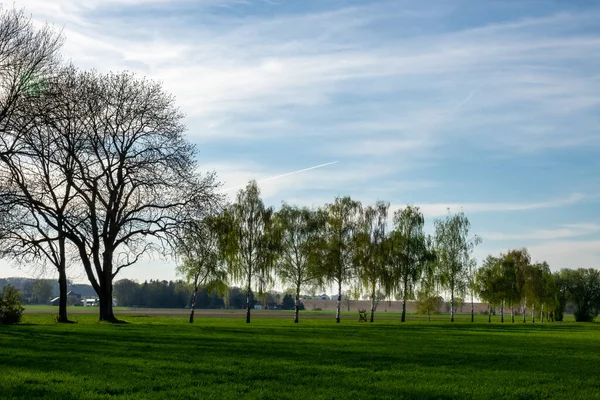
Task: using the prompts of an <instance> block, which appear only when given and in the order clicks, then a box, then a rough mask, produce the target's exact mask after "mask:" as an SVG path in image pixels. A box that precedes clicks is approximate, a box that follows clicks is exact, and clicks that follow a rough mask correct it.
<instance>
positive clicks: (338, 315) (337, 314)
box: [335, 282, 342, 324]
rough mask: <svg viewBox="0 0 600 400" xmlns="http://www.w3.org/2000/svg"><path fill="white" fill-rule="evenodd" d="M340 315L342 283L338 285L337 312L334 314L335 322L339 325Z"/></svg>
mask: <svg viewBox="0 0 600 400" xmlns="http://www.w3.org/2000/svg"><path fill="white" fill-rule="evenodd" d="M341 313H342V282H340V283H339V284H338V298H337V312H336V314H335V322H336V323H338V324H339V322H340V316H341Z"/></svg>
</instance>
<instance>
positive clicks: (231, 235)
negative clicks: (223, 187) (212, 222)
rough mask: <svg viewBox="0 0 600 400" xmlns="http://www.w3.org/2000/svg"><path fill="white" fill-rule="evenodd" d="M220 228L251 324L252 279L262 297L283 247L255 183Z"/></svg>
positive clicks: (240, 196) (242, 193) (239, 196)
mask: <svg viewBox="0 0 600 400" xmlns="http://www.w3.org/2000/svg"><path fill="white" fill-rule="evenodd" d="M217 226H218V227H219V228H218V229H219V232H221V233H220V248H221V252H222V254H223V256H224V259H225V260H226V261H227V265H228V268H229V273H230V276H231V277H232V279H233V280H234V281H236V282H242V283H243V284H244V286H245V288H246V323H250V309H251V305H252V304H251V295H252V288H253V279H254V281H255V282H256V283H257V286H258V295H259V296H261V295H262V294H263V292H264V291H265V290H266V286H267V285H268V284H269V283H270V281H271V272H272V270H273V267H274V265H275V262H276V261H277V255H278V252H279V246H280V240H279V237H278V236H279V235H278V233H277V230H276V226H275V224H274V219H273V209H272V208H270V207H268V208H267V207H265V205H264V204H263V201H262V200H261V198H260V190H259V188H258V185H257V184H256V181H250V182H249V183H248V185H247V186H246V188H245V189H243V190H240V191H239V192H238V194H237V198H236V202H235V203H234V204H233V205H231V206H230V207H229V208H228V209H226V210H225V212H224V213H223V215H222V216H221V217H220V219H219V220H218V223H217Z"/></svg>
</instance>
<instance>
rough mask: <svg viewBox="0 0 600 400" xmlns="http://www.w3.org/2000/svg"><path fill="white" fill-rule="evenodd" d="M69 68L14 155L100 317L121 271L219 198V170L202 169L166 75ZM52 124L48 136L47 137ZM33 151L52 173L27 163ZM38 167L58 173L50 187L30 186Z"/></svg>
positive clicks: (34, 202) (107, 315) (110, 316)
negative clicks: (76, 262) (77, 264)
mask: <svg viewBox="0 0 600 400" xmlns="http://www.w3.org/2000/svg"><path fill="white" fill-rule="evenodd" d="M65 76H66V77H59V78H58V79H57V80H56V81H55V82H52V83H51V90H50V91H51V93H52V96H43V97H42V103H43V105H44V108H43V111H44V112H40V113H36V114H35V118H32V119H31V121H33V122H32V123H31V125H33V126H34V128H32V129H28V130H24V131H25V132H26V133H27V135H25V136H24V137H20V138H19V139H18V141H17V143H19V144H20V143H25V144H26V146H25V148H26V149H27V151H28V152H29V153H25V152H23V151H20V152H17V155H16V156H15V157H12V158H11V159H10V163H7V164H10V165H11V171H12V175H13V176H14V177H16V179H15V181H16V182H17V183H18V185H19V189H20V190H21V192H22V193H23V194H25V199H26V202H27V205H28V206H32V207H34V208H35V210H36V212H43V215H44V216H45V217H44V223H45V224H47V225H48V226H49V227H50V228H52V229H53V230H54V231H55V232H56V233H57V240H58V241H59V242H60V241H61V240H64V238H66V239H67V240H68V241H69V242H70V243H71V244H72V245H73V246H74V247H75V248H76V249H77V253H78V256H79V258H80V260H81V262H82V264H83V267H84V269H85V272H86V274H87V277H88V279H89V281H90V283H91V284H92V287H93V288H94V290H95V291H96V293H97V294H98V297H99V299H100V320H105V321H116V318H115V316H114V313H113V310H112V282H113V279H114V278H115V276H116V275H117V274H118V273H119V271H120V270H121V269H123V268H126V267H128V266H131V265H133V264H134V263H136V262H137V261H138V260H139V259H140V258H141V257H142V256H144V255H146V254H148V253H156V252H161V253H162V254H165V255H173V249H174V243H175V238H176V237H177V235H178V232H179V230H180V227H181V226H182V225H183V224H185V223H186V222H187V221H189V220H192V219H194V218H198V217H199V216H202V215H203V214H206V213H207V212H209V211H210V210H211V208H212V207H213V206H214V205H216V204H218V203H219V201H220V199H221V198H220V196H219V195H218V194H217V193H216V188H217V186H218V185H217V183H216V180H215V175H214V173H208V174H206V175H203V176H200V175H199V174H198V173H197V172H196V161H195V148H194V146H192V145H191V144H190V143H189V142H188V141H187V140H186V139H185V137H184V136H183V133H184V131H185V128H184V126H183V124H182V123H181V120H182V118H183V115H182V114H181V113H180V112H179V110H178V109H177V108H175V106H174V100H173V98H172V97H171V96H170V95H168V94H166V93H165V92H164V91H163V90H162V88H161V86H160V84H158V83H155V82H152V81H149V80H146V79H139V78H136V77H135V76H134V75H132V74H130V73H126V72H124V73H118V74H114V73H110V74H107V75H100V74H98V73H96V72H79V71H75V70H73V69H71V70H69V72H68V73H65ZM48 134H49V137H51V138H52V141H51V143H46V142H45V141H44V140H42V139H43V138H44V135H48ZM48 140H49V139H48ZM4 158H5V159H8V158H7V157H4ZM30 159H31V160H32V162H31V163H35V164H36V165H37V164H39V165H41V167H40V168H42V169H44V168H46V166H48V167H47V169H48V170H49V171H50V173H48V174H46V171H42V173H41V174H40V172H39V171H38V170H29V169H27V168H25V169H23V168H21V167H22V166H23V165H25V163H26V162H29V160H30ZM33 160H35V161H33ZM18 169H20V170H21V171H22V172H20V173H18V172H17V170H18ZM31 176H35V177H38V179H42V178H39V177H45V176H49V177H51V179H46V178H43V179H44V180H47V181H48V182H45V183H46V189H51V190H50V191H49V192H48V193H41V192H40V193H37V192H34V191H32V190H31V187H30V186H28V185H27V184H26V182H27V180H28V179H29V178H30V177H31ZM40 196H41V199H40ZM55 200H57V201H55ZM48 204H50V205H48ZM59 211H60V212H59ZM48 215H49V216H50V217H48Z"/></svg>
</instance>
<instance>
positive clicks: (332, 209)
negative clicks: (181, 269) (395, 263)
mask: <svg viewBox="0 0 600 400" xmlns="http://www.w3.org/2000/svg"><path fill="white" fill-rule="evenodd" d="M361 208H362V207H361V204H360V202H358V201H355V200H352V199H351V198H350V197H349V196H346V197H336V199H335V201H334V202H333V203H331V204H327V205H326V206H325V209H324V210H325V212H326V215H327V224H326V228H325V246H324V250H323V257H322V258H321V260H322V264H321V267H322V268H323V275H324V276H325V277H326V279H327V281H328V282H329V283H332V284H335V285H336V286H337V289H338V296H337V312H336V316H335V322H337V323H339V322H340V315H341V306H342V285H343V284H344V283H348V282H350V281H351V280H352V279H354V277H355V275H356V270H355V269H354V263H353V261H354V253H355V249H356V247H355V240H354V234H355V232H356V230H357V229H358V224H359V218H360V214H361Z"/></svg>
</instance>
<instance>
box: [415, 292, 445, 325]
mask: <svg viewBox="0 0 600 400" xmlns="http://www.w3.org/2000/svg"><path fill="white" fill-rule="evenodd" d="M442 302H443V299H442V298H441V297H440V296H439V295H436V293H434V292H430V291H428V286H421V287H420V288H419V289H418V291H417V301H416V306H417V312H418V313H419V314H427V319H428V321H429V322H431V314H439V312H440V307H441V306H442Z"/></svg>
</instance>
